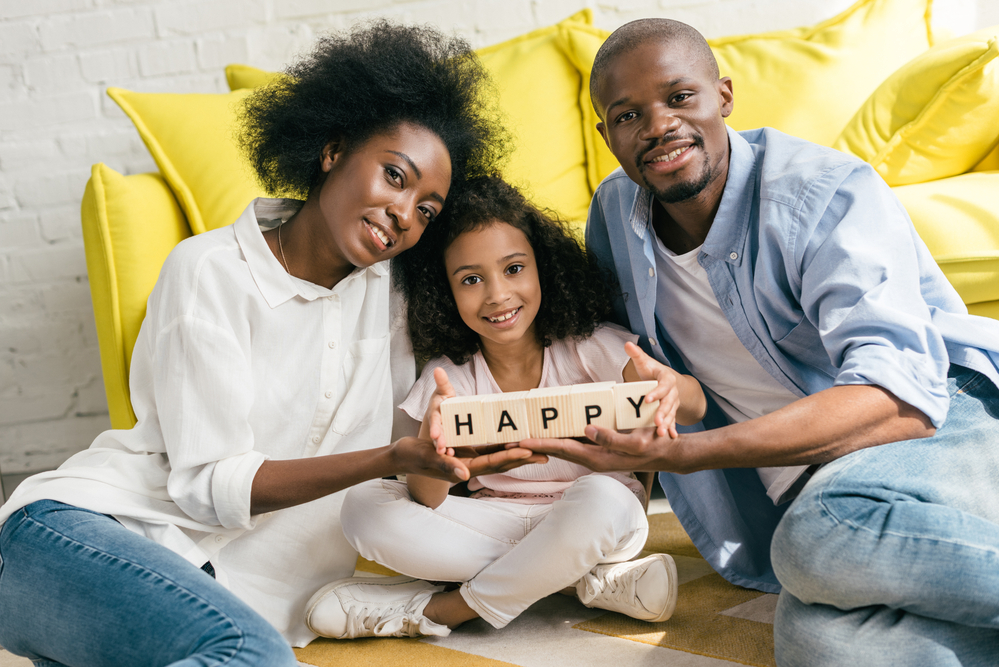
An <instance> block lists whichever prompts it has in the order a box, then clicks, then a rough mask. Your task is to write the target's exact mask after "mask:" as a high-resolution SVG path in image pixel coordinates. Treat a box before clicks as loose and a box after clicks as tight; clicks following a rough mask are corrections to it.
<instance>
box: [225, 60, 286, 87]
mask: <svg viewBox="0 0 999 667" xmlns="http://www.w3.org/2000/svg"><path fill="white" fill-rule="evenodd" d="M279 76H281V73H280V72H267V71H265V70H262V69H257V68H256V67H250V66H249V65H240V64H232V65H226V67H225V80H226V83H228V84H229V90H239V89H240V88H258V87H260V86H266V85H267V84H268V83H270V82H271V81H273V80H274V79H276V78H278V77H279Z"/></svg>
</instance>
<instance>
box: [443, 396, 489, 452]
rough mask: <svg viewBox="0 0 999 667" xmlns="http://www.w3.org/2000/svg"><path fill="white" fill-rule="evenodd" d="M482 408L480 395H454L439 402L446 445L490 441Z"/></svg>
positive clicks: (454, 445) (475, 443) (457, 445)
mask: <svg viewBox="0 0 999 667" xmlns="http://www.w3.org/2000/svg"><path fill="white" fill-rule="evenodd" d="M482 408H483V406H482V396H456V397H455V398H448V399H446V400H444V401H442V402H441V418H442V421H443V426H444V439H445V440H446V441H447V446H448V447H471V446H475V445H485V444H488V443H489V442H490V441H489V429H488V428H487V427H486V419H485V417H486V415H484V414H483V409H482Z"/></svg>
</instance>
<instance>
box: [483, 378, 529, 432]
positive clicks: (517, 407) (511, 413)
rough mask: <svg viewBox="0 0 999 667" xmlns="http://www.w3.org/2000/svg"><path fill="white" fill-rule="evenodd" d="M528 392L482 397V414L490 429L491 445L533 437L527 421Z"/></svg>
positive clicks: (512, 392)
mask: <svg viewBox="0 0 999 667" xmlns="http://www.w3.org/2000/svg"><path fill="white" fill-rule="evenodd" d="M527 393H528V392H526V391H511V392H507V393H505V394H489V395H488V396H480V398H481V399H482V414H483V417H485V419H486V425H487V426H488V427H489V433H488V437H489V444H501V443H505V442H520V441H521V440H523V439H524V438H529V437H531V431H530V427H529V425H528V419H527Z"/></svg>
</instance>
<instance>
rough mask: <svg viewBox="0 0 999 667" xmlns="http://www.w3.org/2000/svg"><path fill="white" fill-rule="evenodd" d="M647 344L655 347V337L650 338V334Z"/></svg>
mask: <svg viewBox="0 0 999 667" xmlns="http://www.w3.org/2000/svg"><path fill="white" fill-rule="evenodd" d="M649 345H651V346H652V347H655V346H656V339H655V338H652V337H651V336H650V337H649Z"/></svg>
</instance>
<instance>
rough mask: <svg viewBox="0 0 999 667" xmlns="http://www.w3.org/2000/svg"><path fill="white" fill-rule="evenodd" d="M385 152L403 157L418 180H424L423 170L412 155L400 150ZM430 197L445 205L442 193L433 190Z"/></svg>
mask: <svg viewBox="0 0 999 667" xmlns="http://www.w3.org/2000/svg"><path fill="white" fill-rule="evenodd" d="M385 152H386V153H391V154H392V155H396V156H398V157H400V158H402V159H403V160H405V161H406V164H408V165H409V167H410V169H412V170H413V173H415V174H416V179H417V180H422V179H423V172H422V171H420V168H419V167H417V166H416V163H415V162H413V159H412V158H411V157H409V156H408V155H406V154H405V153H400V152H399V151H393V150H386V151H385ZM430 197H431V198H432V199H434V200H435V201H437V203H439V204H440V205H441V206H443V205H444V197H442V196H441V195H440V194H438V193H436V192H431V193H430Z"/></svg>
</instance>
